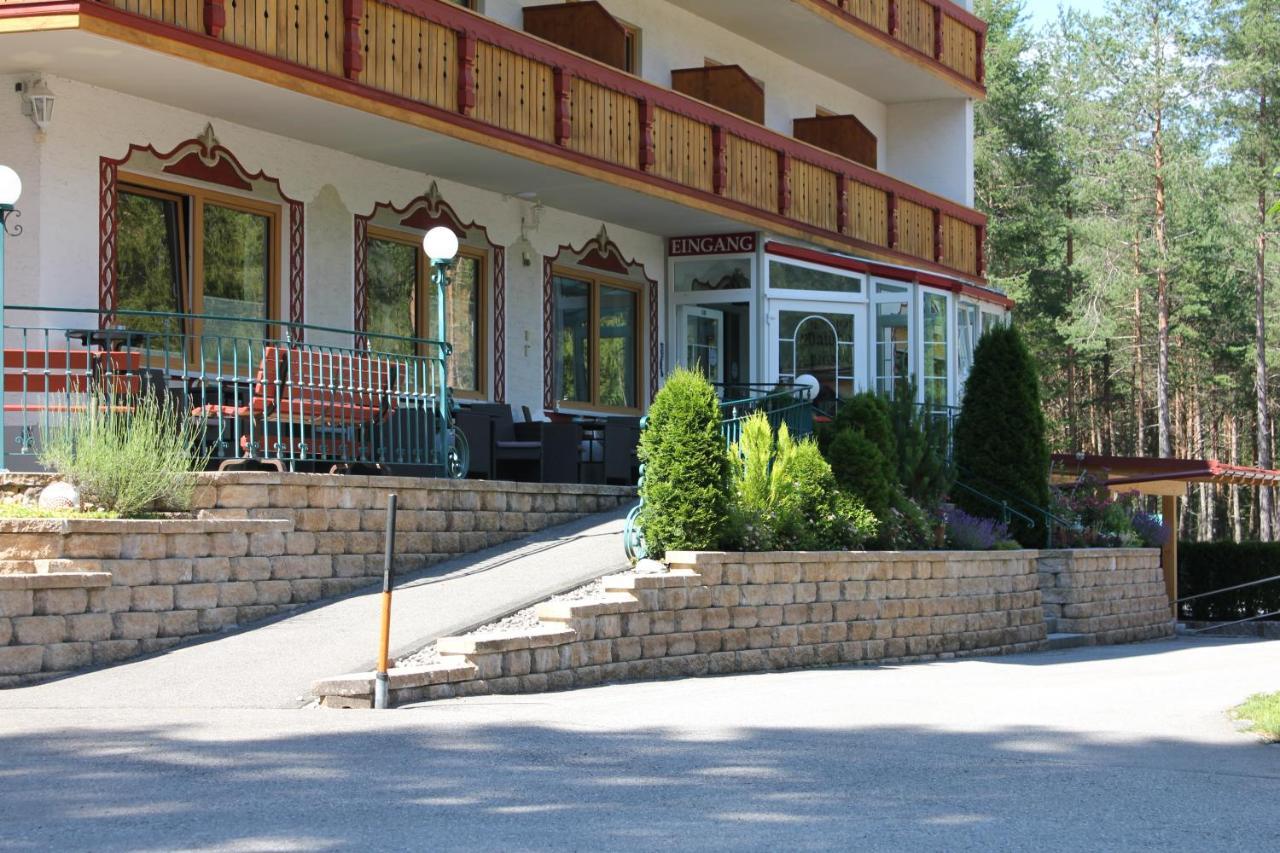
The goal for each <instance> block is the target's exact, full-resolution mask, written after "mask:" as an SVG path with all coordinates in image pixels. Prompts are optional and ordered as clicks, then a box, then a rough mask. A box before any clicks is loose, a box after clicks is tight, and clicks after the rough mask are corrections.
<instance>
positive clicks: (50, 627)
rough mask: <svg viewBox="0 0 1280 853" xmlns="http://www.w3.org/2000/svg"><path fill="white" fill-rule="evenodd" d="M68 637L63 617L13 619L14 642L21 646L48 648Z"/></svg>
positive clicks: (20, 617) (65, 621)
mask: <svg viewBox="0 0 1280 853" xmlns="http://www.w3.org/2000/svg"><path fill="white" fill-rule="evenodd" d="M66 636H67V620H66V618H65V617H63V616H18V617H16V618H14V619H13V640H14V642H15V643H16V644H17V645H20V646H47V645H50V644H52V643H61V642H63V640H65V639H66Z"/></svg>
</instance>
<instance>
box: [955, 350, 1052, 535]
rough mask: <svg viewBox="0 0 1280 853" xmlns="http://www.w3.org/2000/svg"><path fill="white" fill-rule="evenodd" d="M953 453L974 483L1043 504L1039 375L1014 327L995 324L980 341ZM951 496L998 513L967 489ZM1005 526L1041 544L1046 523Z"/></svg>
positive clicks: (1045, 456)
mask: <svg viewBox="0 0 1280 853" xmlns="http://www.w3.org/2000/svg"><path fill="white" fill-rule="evenodd" d="M954 452H955V460H956V467H957V468H958V469H959V471H960V476H961V478H962V479H963V480H964V481H965V482H966V483H968V484H969V485H970V486H972V487H973V488H975V489H978V490H980V491H985V492H987V493H989V494H996V495H998V496H1000V497H1004V496H1010V497H1013V498H1017V499H1020V500H1021V501H1023V502H1025V504H1030V505H1031V506H1034V507H1047V506H1048V504H1049V450H1048V446H1047V445H1046V443H1045V425H1044V414H1043V413H1042V411H1041V408H1040V382H1039V378H1038V376H1037V374H1036V367H1035V364H1034V363H1033V362H1032V359H1031V354H1030V353H1029V352H1028V351H1027V348H1026V345H1025V344H1024V343H1023V342H1022V336H1021V334H1020V333H1019V332H1018V330H1017V329H1016V328H1013V327H1008V328H997V329H993V330H992V331H990V332H988V333H987V334H985V335H983V337H982V340H980V341H979V342H978V346H977V348H976V349H975V351H974V358H973V369H972V370H971V372H970V373H969V381H968V385H967V391H966V393H965V398H964V405H963V406H962V407H961V408H960V416H959V418H958V419H957V421H956V427H955V451H954ZM955 498H956V504H957V505H958V506H959V507H960V508H961V509H963V510H965V511H966V512H968V513H970V514H971V515H980V516H986V517H989V518H998V517H999V509H998V508H997V507H994V506H992V505H991V504H990V503H988V502H986V501H983V500H981V499H979V498H978V497H977V496H975V495H972V494H970V493H969V492H967V491H960V492H958V493H957V494H956V495H955ZM1016 508H1017V509H1020V510H1022V509H1024V506H1022V505H1018V506H1016ZM1010 528H1011V533H1012V534H1013V536H1014V538H1015V539H1017V540H1018V541H1019V542H1021V543H1022V544H1023V545H1028V546H1035V545H1040V544H1042V540H1043V537H1044V525H1039V526H1037V527H1035V528H1032V527H1031V526H1030V525H1028V524H1027V523H1026V522H1025V521H1023V520H1022V519H1019V518H1014V519H1013V522H1012V524H1011V525H1010Z"/></svg>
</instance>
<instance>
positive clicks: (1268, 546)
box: [1178, 542, 1280, 622]
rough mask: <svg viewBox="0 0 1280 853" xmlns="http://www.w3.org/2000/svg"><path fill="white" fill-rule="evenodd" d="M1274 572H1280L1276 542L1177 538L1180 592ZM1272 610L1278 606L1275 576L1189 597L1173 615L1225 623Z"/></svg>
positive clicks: (1279, 596) (1192, 592)
mask: <svg viewBox="0 0 1280 853" xmlns="http://www.w3.org/2000/svg"><path fill="white" fill-rule="evenodd" d="M1275 575H1280V542H1179V543H1178V595H1179V596H1180V597H1185V596H1189V595H1198V594H1200V593H1202V592H1212V591H1213V590H1215V589H1223V588H1224V587H1228V586H1236V585H1238V584H1242V583H1248V582H1249V581H1256V580H1262V579H1263V578H1269V577H1273V576H1275ZM1273 610H1280V581H1271V582H1270V583H1264V584H1258V585H1257V586H1251V587H1246V588H1245V589H1237V590H1234V591H1232V592H1224V593H1219V594H1218V595H1211V596H1209V597H1207V598H1198V599H1196V600H1195V601H1188V602H1185V603H1183V604H1181V605H1180V606H1179V609H1178V615H1179V616H1181V617H1182V618H1183V619H1193V620H1196V621H1204V622H1230V621H1233V620H1235V619H1243V618H1245V617H1246V616H1257V615H1258V614H1261V613H1270V612H1271V611H1273ZM1272 618H1275V617H1272ZM1277 621H1280V620H1277Z"/></svg>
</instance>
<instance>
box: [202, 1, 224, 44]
mask: <svg viewBox="0 0 1280 853" xmlns="http://www.w3.org/2000/svg"><path fill="white" fill-rule="evenodd" d="M226 25H227V10H226V8H225V7H224V6H223V0H204V33H205V35H207V36H209V37H211V38H221V37H222V30H223V28H224V27H226Z"/></svg>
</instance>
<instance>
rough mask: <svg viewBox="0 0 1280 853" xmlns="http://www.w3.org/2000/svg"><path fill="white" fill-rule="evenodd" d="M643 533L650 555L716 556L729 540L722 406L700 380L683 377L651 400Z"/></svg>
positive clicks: (644, 449) (643, 448)
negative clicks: (689, 552) (688, 553)
mask: <svg viewBox="0 0 1280 853" xmlns="http://www.w3.org/2000/svg"><path fill="white" fill-rule="evenodd" d="M637 452H638V456H639V459H640V462H641V463H642V464H643V465H644V479H643V482H642V483H641V486H640V496H641V498H643V500H644V504H643V509H642V510H641V512H640V517H639V524H640V530H641V532H642V534H643V535H644V539H645V545H646V547H647V548H648V550H649V554H650V555H651V556H653V557H660V556H662V555H663V554H665V553H666V552H667V551H671V550H677V549H679V550H710V549H715V548H717V547H719V546H720V544H721V542H722V540H723V538H724V537H725V536H726V534H727V533H728V522H729V459H728V457H727V456H726V455H725V446H724V438H723V437H722V436H721V433H720V406H719V403H718V402H717V400H716V395H715V391H714V390H713V389H712V387H711V385H710V383H708V382H707V380H706V378H705V377H703V376H702V374H700V373H697V372H695V371H692V370H685V369H677V370H675V371H673V372H672V374H671V375H670V376H669V377H668V378H667V382H666V384H665V385H664V386H663V388H662V390H661V391H659V392H658V395H657V396H656V397H655V398H654V400H653V405H652V406H651V407H650V409H649V416H648V421H647V423H646V426H645V429H644V430H643V431H642V432H641V434H640V445H639V449H638V451H637Z"/></svg>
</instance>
